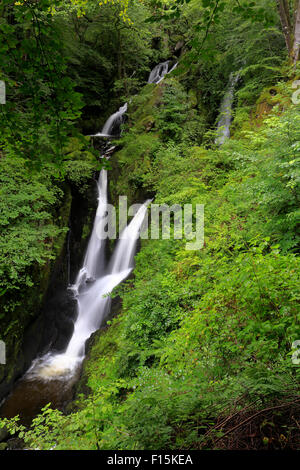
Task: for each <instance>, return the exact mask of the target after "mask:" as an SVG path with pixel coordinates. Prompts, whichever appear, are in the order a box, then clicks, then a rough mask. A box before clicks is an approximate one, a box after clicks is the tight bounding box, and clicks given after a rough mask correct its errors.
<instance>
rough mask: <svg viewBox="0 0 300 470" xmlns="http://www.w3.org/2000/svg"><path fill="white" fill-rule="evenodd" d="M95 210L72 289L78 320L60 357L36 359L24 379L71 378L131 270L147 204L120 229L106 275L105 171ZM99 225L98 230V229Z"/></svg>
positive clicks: (51, 354)
mask: <svg viewBox="0 0 300 470" xmlns="http://www.w3.org/2000/svg"><path fill="white" fill-rule="evenodd" d="M98 192H99V197H98V209H97V213H96V216H95V221H94V227H93V230H92V234H91V237H90V240H89V244H88V247H87V251H86V255H85V258H84V262H83V266H82V268H81V270H80V271H79V273H78V276H77V279H76V281H75V284H74V285H73V286H71V289H72V291H73V292H74V295H75V298H76V300H77V313H78V314H77V319H76V322H75V325H74V331H73V335H72V337H71V339H70V342H69V344H68V346H67V348H66V350H65V352H63V353H61V354H53V353H48V354H46V355H45V356H43V357H41V358H38V359H36V360H35V361H34V362H33V364H32V366H31V368H30V369H29V371H28V372H27V374H26V377H27V379H36V378H38V379H43V380H51V379H64V380H67V379H69V378H70V377H72V376H73V374H74V373H75V371H76V370H77V366H78V365H79V364H80V363H81V362H82V360H83V358H84V354H85V342H86V340H87V339H88V338H89V337H90V336H91V334H92V333H93V332H94V331H96V330H97V329H98V328H99V327H100V326H101V324H102V323H103V320H105V318H106V316H107V314H108V313H109V310H110V305H111V298H110V297H109V294H110V293H111V292H112V290H113V289H114V287H116V286H117V285H118V284H120V282H122V281H123V280H124V279H126V278H127V277H128V275H129V274H130V272H131V271H132V269H133V267H134V255H135V252H136V244H137V240H138V238H139V234H140V230H141V227H142V224H143V221H144V218H145V215H146V212H147V206H148V204H149V202H150V201H146V202H145V204H143V205H142V206H141V207H140V209H139V210H138V212H137V213H136V214H135V216H134V217H133V218H132V220H131V222H130V223H129V224H128V225H127V227H126V228H125V229H124V230H123V232H122V234H121V236H120V239H119V240H118V242H117V245H116V248H115V251H114V253H113V256H112V259H111V262H110V264H109V267H108V272H105V266H104V263H103V259H104V247H105V240H101V239H99V238H98V237H97V233H101V232H102V230H101V228H102V227H101V224H105V223H106V217H104V215H105V213H106V210H107V172H106V170H101V173H100V176H99V181H98ZM99 224H100V227H99Z"/></svg>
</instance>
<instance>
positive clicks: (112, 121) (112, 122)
mask: <svg viewBox="0 0 300 470" xmlns="http://www.w3.org/2000/svg"><path fill="white" fill-rule="evenodd" d="M127 107H128V105H127V103H125V104H124V106H121V107H120V109H119V111H117V112H116V113H114V114H112V115H111V116H110V117H109V118H108V119H107V121H106V123H105V124H104V126H103V128H102V131H101V132H98V134H95V135H94V137H113V136H118V135H119V134H120V133H121V124H122V123H123V121H124V114H125V113H126V111H127Z"/></svg>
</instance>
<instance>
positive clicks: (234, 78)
mask: <svg viewBox="0 0 300 470" xmlns="http://www.w3.org/2000/svg"><path fill="white" fill-rule="evenodd" d="M239 78H240V74H239V73H232V74H231V75H230V77H229V84H228V88H227V91H226V93H225V95H224V98H223V101H222V104H221V109H220V116H219V120H218V124H217V137H216V139H215V143H216V144H217V145H222V144H224V142H225V140H226V139H228V138H229V137H230V124H231V121H232V104H233V99H234V89H235V86H236V84H237V82H238V80H239Z"/></svg>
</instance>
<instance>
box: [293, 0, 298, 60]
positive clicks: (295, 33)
mask: <svg viewBox="0 0 300 470" xmlns="http://www.w3.org/2000/svg"><path fill="white" fill-rule="evenodd" d="M294 18H295V19H294V42H293V50H292V60H293V63H294V64H296V62H297V61H298V60H299V55H300V54H299V52H300V0H295V8H294Z"/></svg>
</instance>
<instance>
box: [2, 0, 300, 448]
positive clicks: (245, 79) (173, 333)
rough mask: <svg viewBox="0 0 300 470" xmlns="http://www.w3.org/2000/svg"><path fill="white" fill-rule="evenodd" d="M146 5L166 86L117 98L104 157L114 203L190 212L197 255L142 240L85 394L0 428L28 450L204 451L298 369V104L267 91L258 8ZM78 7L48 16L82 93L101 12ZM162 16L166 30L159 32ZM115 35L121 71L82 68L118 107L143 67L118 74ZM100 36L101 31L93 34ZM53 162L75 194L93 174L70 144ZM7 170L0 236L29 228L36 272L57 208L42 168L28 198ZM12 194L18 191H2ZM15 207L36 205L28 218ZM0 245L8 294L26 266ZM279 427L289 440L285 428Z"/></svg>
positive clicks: (272, 63)
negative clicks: (199, 207)
mask: <svg viewBox="0 0 300 470" xmlns="http://www.w3.org/2000/svg"><path fill="white" fill-rule="evenodd" d="M80 3H81V2H80ZM145 3H146V5H147V6H146V7H143V8H150V9H151V8H153V9H156V13H158V15H157V16H158V17H162V18H164V19H166V20H167V22H169V23H166V24H169V25H170V28H171V31H172V32H174V34H175V31H176V33H178V36H176V40H177V38H178V37H180V38H184V40H185V41H186V44H188V48H189V52H185V53H184V55H183V57H182V60H181V63H180V64H179V66H178V69H176V70H177V72H176V73H174V75H173V76H169V77H166V78H165V79H164V80H163V81H162V82H161V83H160V84H158V85H153V84H150V85H146V86H145V87H143V88H142V89H141V91H140V93H139V94H138V95H137V96H133V97H132V100H131V102H130V105H129V113H128V115H129V118H128V122H127V123H126V125H125V126H124V132H123V134H122V137H121V139H120V140H119V141H118V145H119V148H118V151H117V152H116V153H115V154H114V156H113V157H112V171H111V181H112V183H111V184H112V186H111V193H112V198H113V199H114V200H116V198H117V196H118V195H119V194H127V195H128V196H129V198H130V202H133V200H134V201H137V200H141V199H145V198H146V195H147V196H148V194H151V197H152V196H154V201H153V202H154V203H157V204H163V203H166V204H169V205H172V204H181V205H183V204H192V205H193V206H195V204H204V206H205V244H204V247H203V248H202V249H201V250H195V251H188V250H186V246H185V243H186V240H185V239H183V240H173V239H172V238H171V240H142V242H141V250H140V251H139V253H138V255H137V256H136V268H135V276H134V278H133V279H132V278H131V279H129V280H128V281H126V282H125V283H123V284H122V286H119V288H118V289H116V291H115V293H114V294H115V295H118V294H119V295H121V297H122V301H123V303H122V312H121V314H120V315H118V316H117V317H116V318H114V320H112V321H111V322H109V323H108V325H107V326H108V327H107V328H106V329H104V330H102V331H100V332H99V333H97V334H96V336H95V337H94V339H93V345H92V348H91V351H90V352H89V357H88V360H87V361H86V363H85V364H84V369H83V379H84V380H85V381H86V384H87V386H88V387H89V389H90V394H89V396H87V397H86V396H78V397H77V400H76V403H75V404H74V406H76V407H77V408H76V410H74V411H73V412H72V413H70V414H69V415H63V414H62V413H61V412H58V411H57V410H51V409H50V407H49V406H47V407H46V408H44V409H43V410H42V413H41V415H39V416H37V417H36V419H35V420H34V421H33V423H32V426H31V427H30V428H29V429H25V428H24V427H22V426H21V425H19V424H18V419H17V418H15V419H13V420H12V421H7V420H4V421H3V420H2V421H0V426H4V425H6V426H8V428H9V430H10V431H11V432H12V433H14V434H16V435H19V436H20V437H21V438H23V439H24V441H25V443H26V445H28V447H30V448H39V449H52V448H55V449H117V450H118V449H121V450H124V449H130V450H132V449H166V448H168V449H178V448H180V449H193V448H200V447H201V446H204V447H205V446H207V440H206V438H207V435H214V436H218V437H220V436H222V431H220V430H219V431H218V430H216V429H215V428H214V426H215V424H216V423H219V422H220V421H219V420H220V416H221V417H222V416H224V414H225V418H226V416H229V415H230V414H231V413H238V412H239V411H243V410H244V409H246V408H247V409H248V408H249V407H252V408H253V407H254V408H255V410H263V409H264V407H267V406H269V405H270V404H271V403H273V401H274V400H279V399H280V400H283V401H284V400H286V397H287V396H289V397H295V396H296V395H297V394H299V378H300V376H299V366H297V365H295V364H293V363H292V361H291V348H292V343H293V341H295V340H297V339H299V337H300V322H299V319H300V317H299V299H300V291H299V272H300V270H299V267H300V266H299V257H298V254H299V232H298V225H297V220H298V218H299V151H300V147H299V141H300V134H299V129H300V121H299V120H300V118H299V106H293V105H292V104H291V100H290V95H291V89H290V86H289V84H288V83H286V82H285V81H282V80H281V82H279V83H278V79H281V78H282V76H283V75H284V73H285V71H284V70H283V69H282V68H281V63H282V59H283V54H282V52H283V47H284V45H283V40H282V37H281V35H280V33H279V27H278V17H277V15H276V14H275V13H274V10H270V8H269V7H270V5H271V3H270V2H269V0H266V1H265V0H262V1H261V2H259V5H256V4H255V3H254V2H246V1H241V2H233V1H232V2H231V1H230V2H228V4H227V2H226V4H225V2H222V1H220V2H218V1H213V0H212V1H208V0H207V1H206V0H205V1H203V2H202V7H201V8H198V6H199V5H198V2H196V1H191V2H184V1H179V2H172V1H165V2H156V1H155V2H152V1H149V2H145ZM178 6H180V8H181V7H182V14H181V16H180V15H179V16H178V12H179V10H178V8H177V7H178ZM90 8H91V10H88V9H87V18H85V19H84V18H82V21H81V20H80V23H78V22H77V20H76V19H75V17H74V18H70V17H68V18H67V19H66V18H65V17H64V12H63V14H62V17H63V18H61V19H60V21H62V24H68V22H74V28H75V27H78V25H79V26H80V28H83V29H84V25H85V26H86V30H85V31H84V32H82V30H81V32H80V31H79V35H78V37H77V39H76V41H75V42H74V44H73V45H72V49H73V51H72V54H71V55H72V57H73V59H74V57H75V56H76V53H75V48H76V47H74V46H76V44H78V43H77V41H78V38H79V36H80V34H81V33H82V35H81V39H82V41H81V46H80V47H82V49H80V50H79V52H78V57H77V59H76V60H78V64H77V65H78V66H79V67H78V68H77V66H76V60H74V62H73V64H72V66H71V68H72V73H75V72H76V73H78V77H80V80H81V84H80V86H81V87H82V89H83V90H82V91H83V93H84V94H85V96H88V93H87V91H86V89H87V88H88V83H90V81H91V82H92V81H93V73H94V72H93V73H91V75H89V77H88V78H87V81H86V83H83V81H84V77H83V75H84V73H83V72H82V70H79V69H80V65H81V59H80V56H81V55H82V54H83V51H90V47H89V44H88V43H89V41H90V40H92V39H93V38H96V37H97V29H98V27H99V23H100V22H101V21H102V20H103V18H108V17H110V15H114V14H115V11H113V10H112V9H111V8H114V7H113V6H112V5H106V6H103V10H102V11H103V18H101V19H99V23H98V19H97V20H95V23H93V21H92V25H90V24H89V23H90V21H89V16H88V15H89V14H90V13H91V11H93V10H92V6H91V5H90ZM118 8H119V5H117V7H116V10H118ZM135 8H136V5H133V10H132V12H133V13H134V12H135V13H136V17H137V20H138V21H141V19H142V18H144V17H145V15H146V11H145V10H143V11H142V12H141V13H138V11H137V10H135ZM128 11H129V10H128ZM147 11H148V10H147ZM59 14H60V13H59V12H57V17H59ZM106 15H107V16H106ZM139 15H141V16H139ZM174 18H178V20H176V21H175V22H174V23H173V19H174ZM65 21H66V22H67V23H64V22H65ZM86 21H87V23H88V24H87V23H85V22H86ZM122 21H123V20H122ZM175 23H176V24H175ZM121 24H122V34H121V36H119V39H120V37H122V41H123V42H122V41H121V42H119V43H118V42H114V44H113V47H112V49H113V50H114V51H115V52H116V49H117V48H118V45H119V44H121V43H122V44H124V49H122V51H121V57H119V58H117V60H120V62H119V65H120V64H121V73H119V75H118V73H116V71H115V70H113V68H112V67H111V64H110V61H109V59H108V57H107V56H106V55H105V53H104V52H102V51H101V53H100V51H99V50H98V51H97V52H96V53H95V54H94V53H92V52H90V56H89V57H88V58H87V62H86V64H88V63H95V61H96V62H97V60H98V59H99V58H100V57H101V61H100V63H101V65H100V68H101V70H102V71H107V72H109V73H110V75H109V77H110V78H113V79H115V77H116V75H118V79H117V80H114V82H113V83H114V85H113V86H114V90H115V93H118V94H122V96H123V95H126V96H128V95H129V94H130V93H135V92H136V91H137V89H138V87H139V84H140V81H141V80H142V76H143V74H144V72H145V70H146V69H145V68H144V69H143V70H142V71H141V73H140V75H139V76H138V77H137V79H136V78H135V76H133V75H132V74H131V72H133V68H134V54H133V55H132V57H129V56H130V54H131V52H130V51H131V47H132V42H131V41H132V39H133V38H135V40H136V38H137V37H138V36H139V33H138V32H137V31H133V30H129V29H127V28H128V25H126V26H124V28H123V23H121V21H120V20H118V21H117V25H116V27H117V30H118V31H119V29H118V28H119V26H120V25H121ZM186 24H188V25H189V27H188V28H186ZM94 26H95V30H93V27H94ZM111 27H112V26H111V25H107V26H106V27H104V29H103V31H104V36H105V35H106V34H107V35H109V34H110V32H111ZM90 28H91V29H90ZM232 30H234V34H232ZM119 32H120V31H119ZM76 34H78V30H77V32H76ZM141 34H142V38H143V41H145V42H143V41H142V44H140V45H139V48H138V50H137V53H136V56H137V57H138V60H139V61H140V62H143V61H144V59H145V58H146V57H147V58H148V59H149V61H150V58H151V57H154V55H151V53H149V50H148V44H149V43H148V40H149V38H150V36H148V34H149V30H148V29H147V27H145V29H143V31H142V33H141ZM155 34H157V31H155ZM98 40H99V42H98V43H97V47H98V46H99V49H100V44H107V40H106V39H105V38H104V37H103V38H98ZM79 42H80V41H79ZM160 47H161V46H160ZM160 51H162V49H160ZM115 52H114V53H115ZM215 52H216V53H215ZM212 55H214V62H213V65H212V63H210V59H211V58H212ZM161 57H164V54H162V55H161ZM125 59H126V63H128V64H129V65H128V70H125V69H126V67H125V66H124V63H123V62H122V60H125ZM122 64H123V65H122ZM148 64H149V62H148ZM85 67H86V65H85V66H84V67H83V70H85ZM187 67H188V71H189V74H187V73H186V71H187ZM232 70H234V71H237V70H240V73H241V77H242V79H241V82H240V85H239V90H238V93H237V95H238V98H237V100H236V101H237V102H236V120H235V123H234V127H233V129H234V130H235V133H234V134H233V138H231V139H230V140H228V141H227V142H226V143H225V144H224V145H222V147H216V145H215V144H214V143H213V138H214V131H213V130H212V127H213V126H214V123H215V118H216V114H217V109H218V105H219V102H220V100H221V97H222V94H223V90H224V87H225V84H226V83H227V78H228V75H229V72H231V71H232ZM129 71H130V72H129ZM119 72H120V69H119ZM97 76H98V74H97ZM128 77H130V78H128ZM99 80H102V78H100V79H99ZM135 80H136V81H135ZM99 83H100V82H99ZM275 84H276V85H275ZM271 85H272V88H270V86H271ZM105 86H106V84H105V82H104V81H103V82H101V87H102V90H101V91H98V95H97V99H99V101H98V103H97V106H102V105H103V104H104V102H105V99H104V93H103V90H104V89H105V90H106V88H105ZM263 89H264V91H263V92H262V94H261V95H260V92H261V91H262V90H263ZM271 90H273V91H274V90H275V92H276V93H275V95H276V96H274V97H273V95H272V94H270V91H271ZM93 92H94V90H92V92H91V95H90V98H91V99H92V96H93ZM101 94H102V95H101ZM100 95H101V96H100ZM259 95H260V98H259ZM258 98H259V100H258ZM265 103H267V105H268V106H267V107H265V108H264V111H267V112H266V113H263V112H262V113H261V114H263V116H262V115H257V116H255V113H256V111H257V107H256V105H257V106H258V107H259V106H260V105H261V106H262V107H264V104H265ZM250 115H251V119H250ZM206 131H208V132H206ZM237 131H238V132H237ZM64 154H65V156H64V164H63V169H64V171H65V174H64V176H66V178H68V179H70V180H71V181H72V182H73V183H75V184H77V185H80V186H81V185H82V184H83V183H84V180H85V179H86V178H89V177H90V175H91V174H92V172H93V169H94V168H95V158H94V156H93V155H92V153H91V152H90V151H89V150H88V148H87V147H86V146H85V145H83V144H82V142H81V141H80V142H79V141H77V140H75V139H71V140H69V142H68V145H67V146H66V145H65V146H64ZM22 162H23V160H22V159H21V158H20V157H15V158H14V159H13V160H8V159H7V158H6V157H5V158H3V159H2V160H1V164H2V165H3V166H4V167H5V168H6V166H7V165H13V167H14V168H16V170H13V169H12V168H9V169H8V174H9V175H10V177H11V174H12V173H13V171H14V172H15V177H14V180H13V181H11V180H9V182H8V187H7V190H4V196H5V199H6V201H8V205H7V207H6V205H3V208H2V211H3V214H4V217H3V221H4V222H3V227H4V231H5V230H7V231H8V232H7V233H8V235H9V236H10V237H11V235H10V234H9V230H13V229H14V225H15V224H16V227H17V226H18V224H19V223H20V224H21V225H20V227H21V229H22V227H23V224H27V225H28V224H29V226H30V234H29V235H30V237H29V235H28V237H27V235H26V237H25V241H24V240H23V241H22V243H23V244H26V246H25V249H26V250H27V249H28V250H30V252H31V253H32V256H33V258H36V259H37V261H38V262H39V263H43V262H44V261H45V260H46V259H48V258H47V256H49V257H50V256H51V254H50V247H49V246H48V245H47V244H46V242H45V243H44V244H40V236H41V235H40V234H41V233H42V235H44V234H45V233H46V232H47V231H48V232H47V233H48V237H50V236H54V235H51V234H52V232H51V230H54V231H55V230H57V227H55V225H54V224H51V215H50V214H52V212H51V210H50V207H52V206H54V205H55V204H57V203H58V201H59V199H60V197H61V188H60V186H59V184H53V178H54V173H53V171H54V170H53V168H52V167H51V166H50V165H47V166H46V167H45V171H44V172H43V174H42V175H41V174H38V175H36V176H35V177H34V179H33V180H32V181H31V183H30V184H31V186H30V187H32V189H33V191H32V192H31V193H30V195H28V193H29V190H28V188H29V173H27V170H26V171H25V172H23V173H22V174H21V167H22ZM55 176H56V177H57V175H55ZM3 181H4V182H7V177H5V178H4V180H3ZM18 184H19V187H20V191H19V192H18V191H14V189H13V188H15V187H16V186H17V187H18ZM19 193H20V194H19ZM23 201H24V202H23ZM28 201H29V202H28ZM28 204H29V205H34V207H36V211H35V212H34V214H32V213H31V211H30V210H29V209H28ZM12 222H13V223H12ZM5 233H6V232H5ZM25 233H26V234H27V232H26V231H25ZM171 233H172V234H173V227H172V230H171ZM43 240H44V239H43ZM4 247H6V249H7V247H8V248H9V250H8V252H7V253H6V254H5V255H4V257H3V262H2V265H1V263H0V266H6V265H5V261H6V260H7V259H10V257H12V259H13V261H14V263H12V267H11V271H9V270H8V271H5V276H6V278H5V279H6V281H5V282H6V283H4V284H3V285H1V287H2V288H4V289H7V288H8V287H9V288H11V286H10V284H11V285H12V287H14V284H13V283H14V282H15V283H16V281H14V277H13V274H14V273H15V275H16V273H17V272H19V274H18V275H20V273H23V272H24V273H25V272H26V266H27V265H25V264H24V263H25V256H23V255H21V254H20V253H18V252H16V253H12V247H11V245H10V242H9V240H5V243H4ZM23 249H24V247H23ZM47 250H48V251H47ZM4 258H5V259H4ZM33 258H30V257H29V259H28V265H29V264H30V263H32V262H34V259H33ZM13 269H15V271H13ZM3 272H4V271H3ZM9 273H12V274H11V275H10V274H9ZM9 275H10V276H11V277H9ZM24 276H25V274H24ZM24 279H25V278H24ZM24 282H25V280H24ZM8 283H10V284H8ZM16 287H17V283H16ZM286 426H287V428H286V433H287V435H288V433H289V432H290V430H291V425H290V424H289V423H288V424H286ZM261 432H262V431H261ZM262 440H263V435H262Z"/></svg>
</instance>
